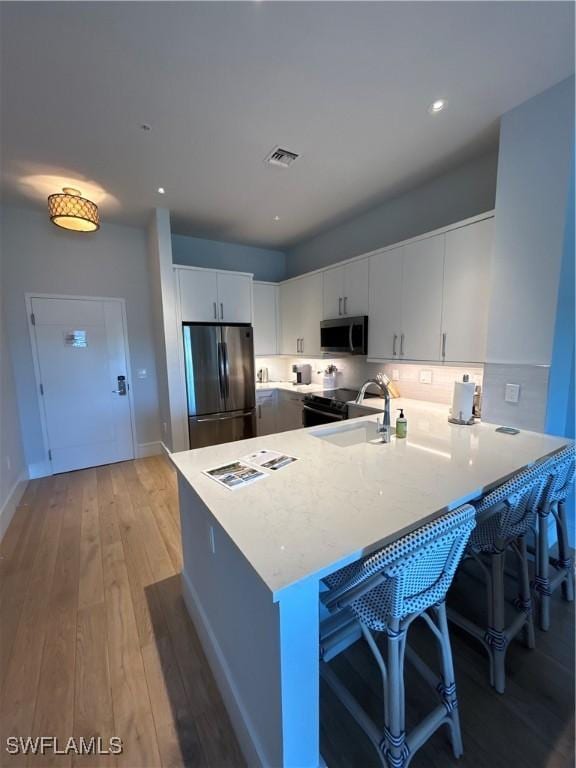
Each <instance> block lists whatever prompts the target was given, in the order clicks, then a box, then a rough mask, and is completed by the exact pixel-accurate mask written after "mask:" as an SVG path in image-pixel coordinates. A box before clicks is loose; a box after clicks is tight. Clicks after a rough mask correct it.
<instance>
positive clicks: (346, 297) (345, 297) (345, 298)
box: [344, 296, 348, 315]
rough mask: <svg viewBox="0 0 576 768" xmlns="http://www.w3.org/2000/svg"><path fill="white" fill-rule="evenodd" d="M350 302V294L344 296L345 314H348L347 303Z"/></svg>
mask: <svg viewBox="0 0 576 768" xmlns="http://www.w3.org/2000/svg"><path fill="white" fill-rule="evenodd" d="M347 303H348V296H344V314H345V315H347V314H348V309H347V308H346V304H347Z"/></svg>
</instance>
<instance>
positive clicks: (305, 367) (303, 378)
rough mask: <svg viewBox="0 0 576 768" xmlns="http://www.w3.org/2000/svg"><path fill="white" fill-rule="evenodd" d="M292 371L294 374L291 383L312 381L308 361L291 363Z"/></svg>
mask: <svg viewBox="0 0 576 768" xmlns="http://www.w3.org/2000/svg"><path fill="white" fill-rule="evenodd" d="M292 373H294V374H295V377H294V381H293V382H292V383H293V384H310V382H311V381H312V366H311V365H309V364H308V363H302V365H293V366H292Z"/></svg>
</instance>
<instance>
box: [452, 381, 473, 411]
mask: <svg viewBox="0 0 576 768" xmlns="http://www.w3.org/2000/svg"><path fill="white" fill-rule="evenodd" d="M475 388H476V385H475V384H474V382H472V381H455V382H454V394H453V396H452V418H453V419H455V420H457V421H470V419H471V418H472V406H473V405H474V390H475Z"/></svg>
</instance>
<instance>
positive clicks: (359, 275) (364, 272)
mask: <svg viewBox="0 0 576 768" xmlns="http://www.w3.org/2000/svg"><path fill="white" fill-rule="evenodd" d="M368 269H369V264H368V259H363V260H362V261H353V262H352V264H348V266H347V267H346V268H345V270H344V301H343V305H344V314H345V315H350V316H351V317H357V316H359V315H367V314H368V303H369V299H368V297H369V288H368Z"/></svg>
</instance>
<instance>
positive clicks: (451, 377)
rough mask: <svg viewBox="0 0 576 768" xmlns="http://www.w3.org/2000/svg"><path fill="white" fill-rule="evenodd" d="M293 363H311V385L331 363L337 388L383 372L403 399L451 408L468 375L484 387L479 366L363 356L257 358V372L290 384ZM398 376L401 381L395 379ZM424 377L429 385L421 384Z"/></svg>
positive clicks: (349, 385)
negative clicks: (455, 388)
mask: <svg viewBox="0 0 576 768" xmlns="http://www.w3.org/2000/svg"><path fill="white" fill-rule="evenodd" d="M294 363H298V364H302V363H309V364H310V366H311V368H312V382H313V383H314V384H322V376H323V372H324V370H325V369H326V367H327V366H328V365H330V363H333V364H334V365H336V367H337V368H338V374H337V378H336V385H337V386H338V387H352V388H354V387H356V388H358V387H360V386H361V384H362V383H363V382H364V381H365V380H366V379H370V378H374V376H375V375H376V374H377V373H379V372H380V371H383V372H384V373H385V374H386V375H387V376H388V377H389V378H390V379H392V380H393V382H394V386H395V387H396V389H397V390H398V392H399V394H400V395H401V396H402V397H409V398H412V399H414V400H428V401H430V402H435V403H444V404H446V405H449V404H450V403H451V402H452V391H453V386H454V382H455V381H457V380H459V381H461V380H462V376H463V374H464V373H468V375H469V376H470V381H473V382H475V383H476V384H480V385H481V384H482V379H483V369H482V367H479V366H473V367H472V366H471V367H469V368H466V367H463V366H458V367H456V366H454V367H452V366H447V365H438V364H432V363H400V362H394V363H368V362H366V358H364V357H340V358H333V359H331V358H309V359H306V358H301V357H298V358H290V357H286V356H274V357H257V358H256V370H258V368H261V367H262V366H266V367H267V368H268V375H269V378H270V380H271V381H273V380H276V381H290V380H291V379H292V376H293V374H292V365H293V364H294ZM396 374H397V376H398V378H396ZM421 378H423V379H424V380H425V381H430V383H422V381H421Z"/></svg>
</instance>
